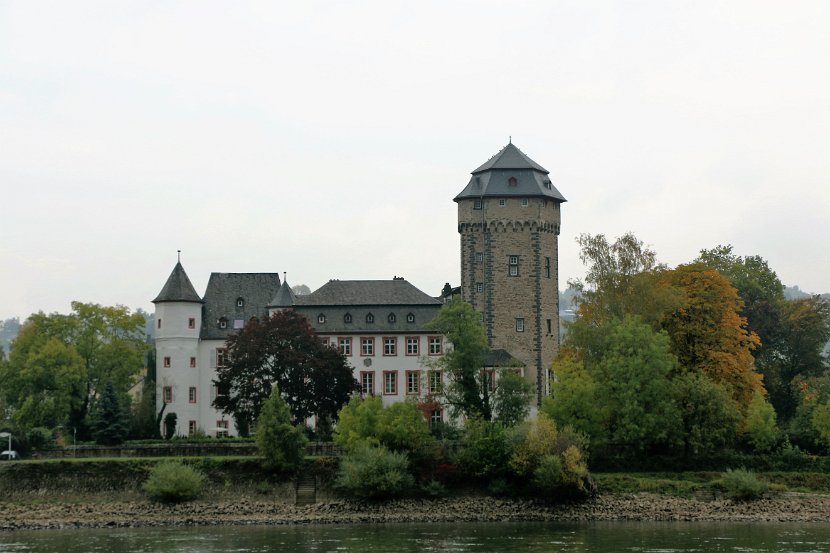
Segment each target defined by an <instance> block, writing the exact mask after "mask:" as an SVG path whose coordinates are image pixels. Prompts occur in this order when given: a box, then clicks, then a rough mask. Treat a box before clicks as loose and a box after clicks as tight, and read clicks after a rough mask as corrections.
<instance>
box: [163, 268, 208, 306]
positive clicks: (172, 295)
mask: <svg viewBox="0 0 830 553" xmlns="http://www.w3.org/2000/svg"><path fill="white" fill-rule="evenodd" d="M170 301H183V302H190V303H202V298H200V297H199V294H197V293H196V290H195V289H194V288H193V284H192V283H191V282H190V279H189V278H188V277H187V273H186V272H185V271H184V267H182V264H181V262H178V263H176V266H175V267H173V272H172V273H170V276H169V277H167V282H165V283H164V287H163V288H162V289H161V292H159V295H158V296H156V299H154V300H153V303H162V302H170Z"/></svg>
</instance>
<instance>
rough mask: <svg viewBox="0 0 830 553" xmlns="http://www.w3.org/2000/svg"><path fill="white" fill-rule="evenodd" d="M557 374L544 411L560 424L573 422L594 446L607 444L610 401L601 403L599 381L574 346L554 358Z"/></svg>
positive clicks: (554, 369)
mask: <svg viewBox="0 0 830 553" xmlns="http://www.w3.org/2000/svg"><path fill="white" fill-rule="evenodd" d="M553 373H554V375H555V376H556V378H555V379H554V381H553V384H552V385H551V397H546V398H544V399H543V400H542V408H541V411H542V412H543V413H544V414H546V415H547V416H548V417H550V418H551V419H552V420H554V421H556V422H557V423H558V424H559V425H560V426H562V425H570V426H571V427H573V428H574V429H575V430H576V431H578V432H581V433H583V434H585V435H586V436H590V438H591V442H592V444H593V445H594V446H595V447H598V448H602V447H604V446H605V445H606V442H607V439H608V432H607V430H606V427H605V423H606V421H607V420H610V416H611V415H610V413H609V412H608V409H609V408H610V406H609V405H604V404H602V403H599V393H600V391H599V389H598V387H599V385H598V384H597V382H596V381H595V380H594V378H593V377H592V376H591V374H590V373H589V372H588V369H587V368H586V367H585V363H584V362H583V361H582V359H581V358H580V357H579V356H578V354H577V353H576V352H575V351H574V350H570V349H564V350H563V351H562V352H561V353H560V354H559V356H558V357H557V358H556V360H555V361H554V362H553Z"/></svg>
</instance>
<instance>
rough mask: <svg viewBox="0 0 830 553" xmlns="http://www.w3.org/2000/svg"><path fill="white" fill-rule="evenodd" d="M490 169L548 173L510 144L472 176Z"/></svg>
mask: <svg viewBox="0 0 830 553" xmlns="http://www.w3.org/2000/svg"><path fill="white" fill-rule="evenodd" d="M491 169H533V170H534V171H541V172H542V173H544V174H546V175H547V174H548V173H549V172H550V171H548V170H547V169H545V168H544V167H542V166H541V165H539V164H538V163H536V162H535V161H533V160H532V159H530V158H529V157H527V156H526V155H525V154H524V152H522V151H521V150H520V149H518V148H517V147H516V146H515V145H514V144H513V143H512V142H510V143H509V144H508V145H507V146H505V147H504V148H502V149H501V150H499V152H498V153H497V154H496V155H494V156H493V157H491V158H490V159H488V160H487V162H486V163H484V164H483V165H482V166H481V167H479V168H478V169H476V170H475V171H473V175H475V174H476V173H483V172H484V171H489V170H491Z"/></svg>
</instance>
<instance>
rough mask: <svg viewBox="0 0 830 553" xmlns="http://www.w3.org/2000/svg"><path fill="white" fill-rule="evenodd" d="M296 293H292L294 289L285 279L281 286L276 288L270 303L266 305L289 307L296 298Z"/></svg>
mask: <svg viewBox="0 0 830 553" xmlns="http://www.w3.org/2000/svg"><path fill="white" fill-rule="evenodd" d="M296 297H297V296H296V294H294V290H292V289H291V287H290V286H289V285H288V281H287V280H283V281H282V286H280V289H279V290H277V293H276V295H274V297H273V299H271V303H269V304H268V307H291V306H292V305H294V301H295V299H296Z"/></svg>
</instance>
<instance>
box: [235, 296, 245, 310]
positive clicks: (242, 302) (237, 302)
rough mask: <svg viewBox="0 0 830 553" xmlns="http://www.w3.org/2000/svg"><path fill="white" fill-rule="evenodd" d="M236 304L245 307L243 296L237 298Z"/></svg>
mask: <svg viewBox="0 0 830 553" xmlns="http://www.w3.org/2000/svg"><path fill="white" fill-rule="evenodd" d="M236 306H237V307H238V308H240V309H242V308H243V307H245V300H244V299H243V298H236Z"/></svg>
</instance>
